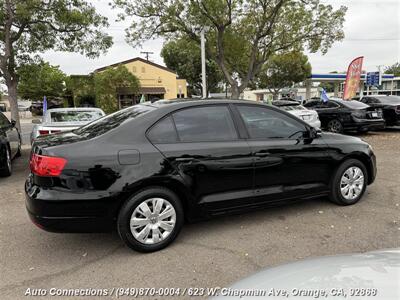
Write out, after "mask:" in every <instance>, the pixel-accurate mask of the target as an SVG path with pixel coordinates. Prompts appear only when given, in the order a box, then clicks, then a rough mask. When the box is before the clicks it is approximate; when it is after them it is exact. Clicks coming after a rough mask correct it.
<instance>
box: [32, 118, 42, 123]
mask: <svg viewBox="0 0 400 300" xmlns="http://www.w3.org/2000/svg"><path fill="white" fill-rule="evenodd" d="M32 123H33V124H40V123H42V122H40V120H39V119H33V120H32Z"/></svg>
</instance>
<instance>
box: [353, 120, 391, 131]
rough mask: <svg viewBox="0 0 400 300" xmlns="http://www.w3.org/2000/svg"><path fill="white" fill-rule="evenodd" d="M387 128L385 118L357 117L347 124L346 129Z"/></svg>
mask: <svg viewBox="0 0 400 300" xmlns="http://www.w3.org/2000/svg"><path fill="white" fill-rule="evenodd" d="M383 128H385V121H384V120H383V119H376V120H374V119H356V118H354V120H353V122H351V123H350V124H347V126H345V129H346V130H377V129H383Z"/></svg>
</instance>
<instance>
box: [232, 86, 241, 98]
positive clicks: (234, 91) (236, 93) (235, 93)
mask: <svg viewBox="0 0 400 300" xmlns="http://www.w3.org/2000/svg"><path fill="white" fill-rule="evenodd" d="M239 97H240V89H239V87H238V86H237V85H231V99H235V100H239Z"/></svg>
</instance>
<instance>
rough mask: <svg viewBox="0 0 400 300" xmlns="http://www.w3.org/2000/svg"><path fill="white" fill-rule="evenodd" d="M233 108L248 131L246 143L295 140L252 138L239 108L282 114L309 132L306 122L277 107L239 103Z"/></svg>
mask: <svg viewBox="0 0 400 300" xmlns="http://www.w3.org/2000/svg"><path fill="white" fill-rule="evenodd" d="M233 106H234V107H235V110H236V111H237V117H238V118H239V120H240V123H241V124H242V126H244V130H245V131H246V134H247V137H246V138H245V140H246V141H283V140H294V139H292V138H268V137H261V138H252V137H251V136H250V133H249V130H248V128H247V126H246V123H245V121H244V120H243V117H242V115H241V114H240V111H239V109H238V106H250V107H252V106H253V107H259V108H264V109H269V110H272V111H275V112H277V113H281V114H284V115H285V116H287V117H288V118H289V119H292V120H293V121H295V122H297V123H299V124H300V125H304V130H308V129H309V127H310V126H309V125H308V124H307V123H305V122H303V121H302V120H297V119H296V118H295V117H294V116H293V115H292V114H290V113H288V112H286V111H284V110H280V109H278V108H275V107H270V106H264V105H259V104H250V103H249V104H244V103H238V104H233Z"/></svg>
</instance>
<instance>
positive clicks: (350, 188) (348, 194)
mask: <svg viewBox="0 0 400 300" xmlns="http://www.w3.org/2000/svg"><path fill="white" fill-rule="evenodd" d="M364 181H365V179H364V173H363V171H362V170H361V169H360V168H359V167H356V166H352V167H350V168H348V169H347V170H346V171H345V172H344V173H343V175H342V178H341V179H340V192H341V194H342V196H343V197H344V198H345V199H347V200H354V199H356V198H357V197H359V196H360V195H361V193H362V190H363V187H364V183H365V182H364Z"/></svg>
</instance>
